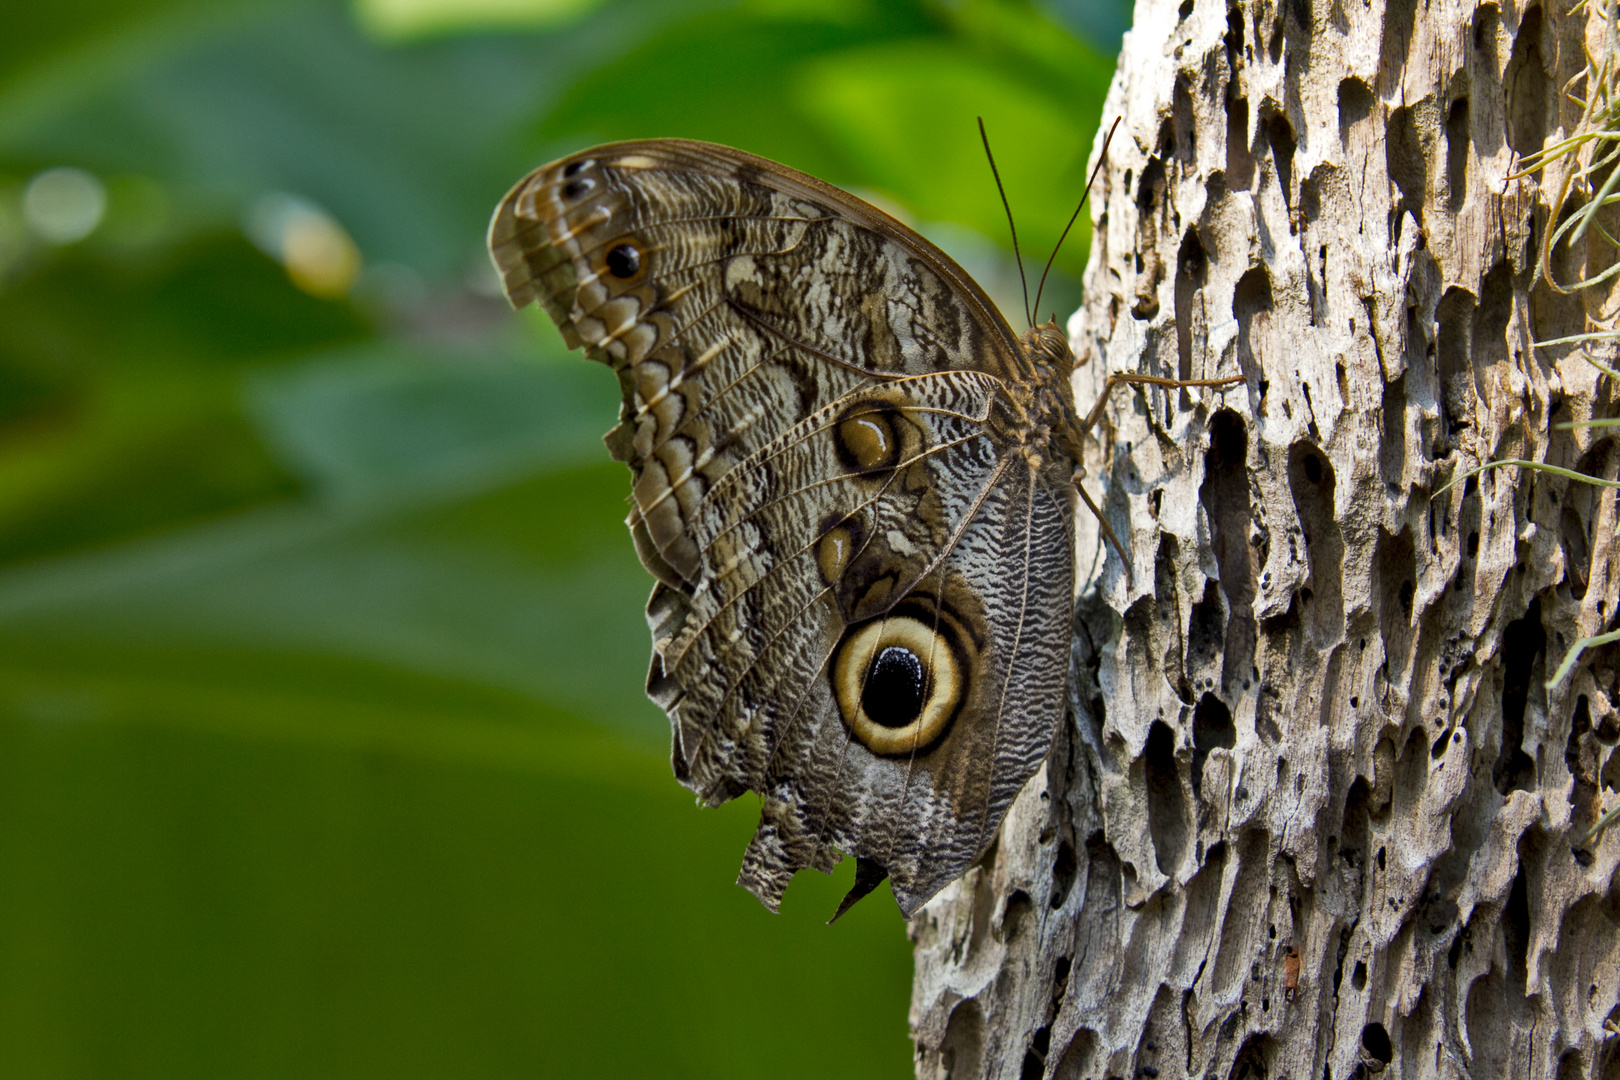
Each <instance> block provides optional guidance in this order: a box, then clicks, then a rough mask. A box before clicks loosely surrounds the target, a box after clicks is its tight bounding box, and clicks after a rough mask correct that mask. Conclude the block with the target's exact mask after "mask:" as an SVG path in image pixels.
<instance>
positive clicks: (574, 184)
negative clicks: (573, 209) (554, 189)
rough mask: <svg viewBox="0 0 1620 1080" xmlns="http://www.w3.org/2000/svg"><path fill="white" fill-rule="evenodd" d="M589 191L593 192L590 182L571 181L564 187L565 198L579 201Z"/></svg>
mask: <svg viewBox="0 0 1620 1080" xmlns="http://www.w3.org/2000/svg"><path fill="white" fill-rule="evenodd" d="M589 190H591V182H590V181H589V180H570V181H569V182H568V183H566V184H564V185H563V198H565V199H577V198H579V197H580V196H581V195H583V194H585V193H586V192H587V191H589Z"/></svg>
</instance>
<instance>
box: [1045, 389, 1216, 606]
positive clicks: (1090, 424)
mask: <svg viewBox="0 0 1620 1080" xmlns="http://www.w3.org/2000/svg"><path fill="white" fill-rule="evenodd" d="M1242 381H1243V376H1242V375H1229V376H1227V377H1226V378H1224V379H1168V378H1165V377H1164V376H1162V375H1139V374H1136V373H1134V372H1128V371H1116V372H1114V373H1113V374H1112V375H1110V376H1108V381H1107V382H1105V383H1103V388H1102V393H1100V394H1098V395H1097V403H1096V404H1095V405H1093V406H1092V407H1091V412H1089V413H1088V414H1086V418H1085V419H1084V420H1082V421H1081V422H1080V425H1079V431H1078V432H1077V433H1076V434H1077V435H1082V436H1083V435H1084V434H1085V433H1086V432H1088V431H1090V430H1091V429H1092V428H1094V427H1096V426H1097V423H1098V421H1100V420H1101V419H1102V415H1103V410H1104V409H1105V408H1107V407H1108V395H1109V394H1111V393H1113V390H1114V387H1116V386H1163V387H1167V388H1170V389H1181V388H1183V387H1189V386H1230V385H1232V384H1233V383H1240V382H1242ZM1077 441H1078V440H1077ZM1080 476H1081V474H1080V472H1079V470H1076V471H1075V474H1074V489H1075V490H1076V491H1078V492H1079V493H1080V498H1081V499H1082V500H1084V501H1085V504H1086V508H1087V509H1089V510H1090V511H1091V512H1092V514H1093V515H1094V516H1095V517H1096V518H1097V524H1099V525H1101V526H1102V531H1103V535H1104V536H1106V537H1108V542H1109V543H1111V544H1113V545H1114V550H1115V551H1117V552H1119V558H1120V561H1121V562H1123V563H1124V564H1125V581H1126V584H1127V585H1131V584H1134V580H1133V577H1134V576H1133V575H1132V573H1131V559H1130V556H1129V555H1127V554H1125V545H1123V544H1121V543H1120V542H1119V537H1117V536H1115V535H1114V527H1113V526H1112V525H1110V524H1108V519H1107V518H1105V517H1103V512H1102V511H1101V510H1099V509H1098V508H1097V504H1096V503H1095V502H1093V501H1092V499H1091V495H1090V494H1089V493H1088V492H1087V491H1086V489H1085V485H1084V484H1082V483H1081V482H1080Z"/></svg>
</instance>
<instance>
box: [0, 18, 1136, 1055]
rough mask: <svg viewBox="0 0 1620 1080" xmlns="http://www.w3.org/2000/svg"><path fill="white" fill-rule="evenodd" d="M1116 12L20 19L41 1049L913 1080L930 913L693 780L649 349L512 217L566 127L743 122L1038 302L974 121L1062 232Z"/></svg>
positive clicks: (0, 640) (6, 1046) (30, 841)
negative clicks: (629, 505)
mask: <svg viewBox="0 0 1620 1080" xmlns="http://www.w3.org/2000/svg"><path fill="white" fill-rule="evenodd" d="M1122 12H1123V13H1122ZM1127 14H1128V12H1125V9H1122V8H1121V7H1120V5H1119V4H1118V3H1117V2H1114V0H1064V2H1062V3H1056V2H1054V3H1052V4H1050V5H1048V6H1044V7H1042V6H1037V5H1032V4H1030V3H1027V2H1014V0H954V2H945V0H939V2H931V0H912V2H890V0H817V2H810V0H755V2H741V0H738V2H720V0H657V2H655V0H643V2H637V0H619V2H599V3H591V2H586V0H479V2H478V3H476V4H472V3H467V4H460V5H458V4H456V3H451V2H448V0H360V2H359V3H358V5H357V8H355V9H350V8H348V7H346V6H343V5H341V4H338V3H335V2H316V0H140V2H131V0H72V2H71V3H69V4H67V5H65V6H64V5H61V4H59V5H53V6H51V7H50V8H45V7H40V6H37V5H35V6H29V5H10V6H8V7H5V8H3V9H0V1074H3V1075H5V1076H18V1077H30V1078H37V1077H141V1076H162V1077H189V1076H196V1077H213V1076H233V1077H252V1076H264V1077H285V1076H294V1075H297V1076H334V1077H339V1076H341V1077H362V1076H377V1077H404V1076H435V1077H437V1076H492V1077H493V1076H501V1077H506V1076H586V1075H590V1076H628V1075H639V1076H670V1077H683V1076H691V1077H724V1076H755V1075H772V1076H782V1077H793V1076H807V1077H812V1076H829V1077H861V1076H874V1077H875V1076H888V1077H899V1076H903V1075H906V1074H907V1072H908V1071H909V1044H908V1042H907V1040H906V1026H905V1024H906V1021H905V1017H906V999H907V991H908V984H909V977H910V958H909V949H908V945H907V942H906V939H905V933H904V924H903V922H902V920H901V919H900V917H899V915H898V913H897V912H896V910H895V908H894V906H893V904H892V902H891V901H890V900H889V899H888V898H887V896H886V895H885V896H881V897H874V898H872V899H870V900H868V901H866V902H865V903H863V904H861V905H859V906H858V907H857V908H856V909H855V910H854V911H853V912H852V913H851V915H850V916H849V917H847V918H846V919H845V920H843V921H842V922H840V923H839V925H838V926H837V927H834V928H827V927H825V926H823V925H822V921H823V920H824V919H825V918H826V917H827V916H828V915H829V914H830V913H831V911H832V909H833V907H834V906H835V905H836V902H837V898H838V897H839V896H840V895H841V894H842V892H843V890H844V889H846V888H847V887H848V884H849V879H850V877H851V868H850V867H849V866H847V865H846V866H845V867H843V868H841V870H840V872H839V873H838V874H837V875H835V876H834V877H833V878H832V879H824V878H822V877H820V876H819V875H809V876H808V879H806V880H802V881H800V882H796V883H795V886H794V888H793V890H792V891H791V892H790V893H789V896H788V900H787V903H786V905H785V908H784V914H783V915H782V916H780V917H776V916H771V915H768V914H767V913H766V912H764V911H763V910H762V909H761V908H760V907H759V905H758V904H757V903H756V902H755V901H754V900H753V899H752V897H750V896H748V894H746V893H745V892H743V891H742V890H740V889H737V888H736V887H735V886H734V885H732V884H731V882H732V880H733V879H734V877H735V874H736V870H737V866H738V863H739V861H740V858H741V854H742V849H743V845H744V843H745V841H746V838H747V836H748V835H749V833H750V832H751V830H752V826H753V824H754V817H755V815H756V813H757V804H755V803H754V802H753V801H752V800H751V799H743V800H738V801H737V802H736V803H734V804H732V805H730V806H728V807H725V808H723V809H722V810H720V811H718V812H699V811H698V810H696V809H694V808H693V807H692V806H691V801H690V799H689V797H688V796H687V795H686V794H685V793H684V792H683V791H682V790H681V789H680V788H679V786H678V785H676V783H675V782H674V781H673V779H671V778H670V776H669V774H668V766H667V761H666V754H667V750H666V745H667V742H666V740H667V736H666V729H665V725H664V722H663V719H662V717H661V716H659V715H658V713H657V711H656V710H655V709H654V708H653V707H652V706H651V705H649V704H648V703H647V702H646V701H645V699H644V698H643V696H642V694H641V683H642V678H643V675H644V671H645V663H646V653H647V641H646V632H645V629H644V627H643V625H642V619H641V616H640V607H641V604H642V602H643V601H644V598H645V594H646V592H647V590H648V587H649V586H648V581H647V579H646V576H645V575H644V573H643V572H642V571H641V570H640V568H639V566H637V565H636V562H635V559H634V556H633V554H632V552H631V548H630V544H629V542H628V538H627V537H626V536H625V534H624V530H623V526H622V524H621V523H620V519H621V518H622V517H623V512H624V505H623V500H624V495H625V491H626V477H625V475H624V472H623V469H622V467H620V466H617V465H613V464H612V463H610V462H607V461H606V460H605V459H606V455H605V452H604V451H603V450H602V448H601V445H600V442H599V441H598V439H599V435H600V433H601V432H602V431H603V430H605V429H606V428H607V427H608V426H609V424H610V422H611V419H612V417H613V415H614V410H615V407H616V395H615V390H614V386H613V381H612V379H611V377H610V375H609V373H608V372H607V371H606V370H604V369H601V368H598V367H596V366H595V365H588V364H585V363H582V362H581V361H580V360H579V358H578V357H577V356H574V355H569V354H567V353H565V352H563V349H562V345H561V342H560V341H559V340H558V338H557V335H556V333H555V331H554V330H553V329H552V328H551V327H550V326H549V324H547V323H546V322H545V320H544V319H543V317H539V316H536V315H535V314H534V313H533V312H528V313H521V314H518V315H513V314H511V313H510V312H508V311H507V310H506V308H505V306H504V304H503V303H502V302H501V301H500V300H499V299H498V298H497V297H495V296H493V295H492V291H493V290H492V286H493V283H494V282H493V275H492V272H491V271H490V270H489V268H488V264H487V260H486V257H485V256H484V253H483V251H482V232H483V228H484V225H485V223H486V221H487V218H488V215H489V213H490V211H491V209H492V208H493V206H494V204H495V202H496V201H497V200H498V199H499V197H500V196H501V194H502V193H503V192H504V191H505V190H506V189H507V187H508V186H509V185H510V184H512V183H513V182H515V181H516V180H517V179H518V177H520V176H521V175H522V174H523V173H524V172H526V171H527V170H528V169H530V168H532V167H533V166H535V165H537V164H539V163H541V162H543V161H545V160H547V159H549V158H551V157H554V156H556V155H558V154H560V153H563V152H567V151H570V150H573V149H577V148H579V147H580V146H583V145H587V144H588V143H590V142H593V141H598V140H605V139H617V138H630V137H644V136H655V135H682V136H688V137H695V138H703V139H711V140H716V141H722V142H728V143H731V144H734V145H737V146H740V147H743V148H745V149H748V150H752V151H755V152H757V153H762V154H765V155H767V156H770V157H773V158H776V159H778V160H781V161H784V162H786V163H788V164H790V165H794V166H796V167H799V168H802V169H806V170H807V171H810V172H813V173H815V174H817V175H820V176H822V177H824V178H826V179H828V180H830V181H833V182H835V183H839V184H842V185H845V186H848V187H851V188H854V189H856V190H858V191H860V192H862V193H864V194H866V195H868V196H870V197H872V198H874V199H877V200H879V201H880V202H882V203H883V204H884V205H885V206H886V207H888V208H890V209H892V210H895V211H897V212H899V213H902V214H905V215H907V216H908V217H910V218H911V219H912V220H913V221H915V222H917V223H918V224H919V227H920V228H922V229H923V230H924V231H926V232H928V233H929V234H930V235H932V236H933V237H934V238H935V239H937V240H939V241H940V242H941V243H942V244H943V245H944V246H945V247H946V248H947V250H949V251H951V252H952V253H953V254H955V255H957V256H958V258H959V259H960V260H961V261H962V262H963V263H964V264H965V265H967V266H968V268H969V269H970V270H971V271H972V272H974V273H975V274H977V275H980V276H981V279H982V280H983V281H984V283H985V284H986V286H987V288H989V289H990V290H991V291H992V294H993V295H995V296H996V297H997V299H998V301H999V302H1002V303H1003V305H1004V307H1005V308H1006V309H1007V310H1008V311H1009V312H1014V311H1017V310H1018V309H1019V301H1018V300H1017V296H1018V293H1017V283H1016V277H1015V275H1013V274H1012V273H1011V272H1010V270H1009V269H1008V258H1007V253H1006V251H1005V250H1004V249H1003V247H1002V246H1001V242H1000V238H1001V237H1003V236H1004V221H1003V219H1002V211H1001V207H1000V203H999V201H998V200H997V197H996V194H995V190H994V187H993V185H992V183H991V180H990V177H989V173H988V170H987V169H986V168H985V167H984V164H983V162H982V159H981V153H980V150H979V147H978V142H977V133H976V131H975V129H974V127H973V118H974V116H976V115H983V116H984V117H985V119H986V122H987V124H988V126H989V130H990V133H991V137H992V140H993V142H994V145H995V146H996V148H997V151H998V154H999V156H1000V163H1001V168H1002V173H1003V176H1004V177H1005V178H1006V181H1007V184H1008V194H1009V196H1010V198H1011V199H1012V202H1013V206H1014V209H1015V211H1016V212H1017V213H1018V216H1019V220H1020V224H1021V228H1022V230H1023V233H1024V239H1025V242H1026V245H1027V247H1026V251H1028V252H1030V253H1032V254H1031V257H1032V258H1033V259H1035V260H1037V261H1038V260H1040V259H1043V258H1044V256H1045V253H1046V251H1047V250H1048V249H1049V247H1050V245H1051V244H1052V243H1053V242H1054V241H1055V240H1056V238H1057V233H1058V231H1059V230H1060V229H1061V227H1062V225H1063V222H1064V221H1065V220H1067V218H1068V214H1069V212H1070V210H1071V209H1072V207H1073V201H1074V199H1075V198H1076V197H1077V195H1078V193H1079V190H1080V186H1081V184H1082V182H1083V176H1082V171H1083V167H1084V164H1085V157H1086V154H1087V153H1088V152H1089V150H1090V146H1091V140H1092V136H1093V133H1094V132H1095V131H1096V128H1097V125H1098V120H1099V118H1100V108H1101V99H1102V94H1103V92H1104V90H1105V88H1106V84H1107V79H1108V75H1109V73H1110V70H1111V66H1112V64H1111V61H1110V60H1109V59H1108V55H1109V54H1110V53H1111V52H1112V50H1113V48H1114V47H1115V46H1116V45H1117V37H1118V33H1119V32H1120V29H1121V27H1122V25H1123V19H1124V18H1125V17H1126V15H1127ZM1077 28H1078V29H1079V30H1080V31H1081V32H1080V33H1079V34H1076V33H1075V31H1076V29H1077ZM1088 29H1094V30H1095V33H1094V35H1093V36H1091V38H1090V40H1089V41H1088V40H1087V37H1086V33H1085V32H1086V31H1087V30H1088ZM63 167H66V169H67V170H68V171H64V169H63ZM49 170H55V171H54V172H50V171H49ZM74 170H77V171H74ZM53 184H54V186H53ZM87 192H88V194H87ZM74 199H77V200H78V201H77V202H74ZM300 215H301V216H300ZM289 221H297V222H302V223H304V224H306V225H307V224H310V223H313V225H312V226H311V227H312V228H315V232H314V233H312V234H310V235H313V236H314V237H315V239H316V241H322V242H329V243H327V246H326V247H324V248H322V247H320V246H319V244H318V243H317V245H316V246H317V249H318V250H319V251H325V252H327V253H328V254H330V253H331V252H332V251H337V252H338V253H339V254H342V252H344V251H357V252H358V256H359V260H360V261H359V263H358V265H360V266H362V267H363V269H361V270H360V273H359V275H358V277H357V278H354V280H353V281H352V283H351V282H350V281H349V278H348V277H340V278H339V279H338V280H339V281H340V283H341V284H342V285H343V286H351V285H352V287H347V288H346V289H343V288H340V289H338V290H336V291H335V292H332V291H328V292H326V293H322V290H321V289H318V288H315V287H314V286H313V285H311V284H310V281H309V280H308V279H306V278H298V280H299V281H301V282H303V284H304V286H305V288H307V289H312V290H313V291H314V292H316V293H322V295H311V293H310V292H306V291H302V290H301V289H300V288H299V287H298V286H297V285H295V284H294V278H295V277H296V276H297V270H298V266H297V264H296V259H297V257H298V256H297V254H296V252H295V250H294V246H293V243H292V241H291V240H288V239H286V237H289V236H291V235H292V233H291V232H289V231H288V230H289V229H290V228H291V226H288V225H287V224H286V223H287V222H289ZM278 223H279V224H278ZM278 228H279V229H281V230H282V231H281V232H279V233H278V232H277V231H276V230H277V229H278ZM322 229H324V230H325V231H324V232H322V231H321V230H322ZM278 237H281V239H278ZM323 238H324V240H323ZM333 244H336V245H337V246H336V247H333V246H332V245H333ZM344 245H348V246H347V247H344ZM1084 253H1085V237H1084V236H1082V237H1080V238H1079V240H1078V241H1073V240H1071V242H1070V246H1069V248H1068V249H1067V250H1066V252H1065V253H1064V254H1063V255H1062V256H1061V257H1060V259H1059V268H1060V271H1061V273H1062V275H1063V276H1062V278H1061V279H1060V280H1059V281H1058V283H1057V285H1056V291H1055V294H1054V290H1053V287H1052V286H1049V288H1048V296H1049V297H1051V298H1052V303H1051V304H1048V305H1043V306H1046V307H1050V308H1051V309H1052V310H1056V311H1059V312H1063V311H1066V310H1069V309H1071V308H1072V307H1073V306H1074V303H1075V299H1076V297H1077V289H1076V284H1075V282H1076V280H1077V277H1078V272H1079V268H1080V267H1081V266H1082V265H1083V263H1084ZM282 263H285V264H286V265H285V266H283V265H282ZM342 265H346V264H341V260H340V269H341V266H342ZM346 272H347V271H345V273H346ZM337 293H344V295H336V294H337ZM1011 321H1012V322H1013V323H1014V325H1015V326H1016V325H1018V324H1019V323H1021V321H1022V317H1021V316H1014V317H1012V319H1011Z"/></svg>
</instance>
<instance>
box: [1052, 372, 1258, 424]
mask: <svg viewBox="0 0 1620 1080" xmlns="http://www.w3.org/2000/svg"><path fill="white" fill-rule="evenodd" d="M1242 381H1243V376H1242V375H1228V376H1227V377H1226V378H1224V379H1167V378H1165V377H1164V376H1162V375H1138V374H1136V373H1135V372H1130V371H1116V372H1114V373H1113V374H1112V375H1110V376H1108V381H1107V382H1105V383H1103V388H1102V393H1100V394H1098V395H1097V403H1096V404H1095V405H1093V406H1092V407H1091V412H1090V413H1088V414H1087V415H1086V418H1085V419H1084V420H1082V421H1081V422H1080V431H1081V433H1082V434H1083V433H1085V432H1087V431H1090V430H1091V429H1092V428H1094V427H1096V426H1097V422H1098V421H1099V420H1101V419H1102V415H1103V410H1104V409H1105V408H1107V407H1108V396H1109V395H1110V394H1111V393H1113V391H1114V387H1116V386H1164V387H1168V388H1170V389H1172V390H1176V389H1181V388H1184V387H1189V386H1231V385H1232V384H1233V383H1240V382H1242Z"/></svg>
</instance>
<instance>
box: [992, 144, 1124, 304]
mask: <svg viewBox="0 0 1620 1080" xmlns="http://www.w3.org/2000/svg"><path fill="white" fill-rule="evenodd" d="M1119 121H1120V118H1119V117H1117V116H1116V117H1114V122H1113V123H1112V124H1111V125H1109V128H1108V134H1107V135H1106V136H1104V138H1103V147H1102V153H1100V154H1098V155H1097V164H1096V165H1094V166H1092V169H1091V179H1089V180H1087V181H1086V190H1084V191H1082V192H1081V193H1080V206H1076V207H1075V208H1074V213H1073V214H1071V215H1070V216H1069V223H1068V224H1067V225H1065V226H1063V235H1062V236H1060V237H1058V242H1057V247H1055V248H1053V249H1052V257H1051V258H1050V259H1047V260H1046V269H1045V270H1042V271H1041V283H1040V284H1039V285H1038V286H1036V288H1035V309H1036V310H1037V311H1038V310H1040V306H1041V293H1042V292H1044V291H1045V290H1046V275H1047V274H1050V273H1051V272H1052V264H1053V263H1054V262H1056V261H1057V256H1058V252H1059V251H1061V250H1063V241H1065V240H1067V239H1068V238H1069V230H1070V229H1072V228H1074V223H1075V222H1076V221H1078V220H1080V208H1081V207H1083V206H1085V205H1086V196H1088V195H1090V194H1091V185H1092V184H1094V183H1096V181H1097V173H1098V171H1099V170H1101V169H1102V167H1103V162H1105V161H1107V160H1108V144H1109V143H1111V142H1113V141H1114V130H1115V129H1116V128H1118V127H1119ZM1003 198H1005V196H1003Z"/></svg>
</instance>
